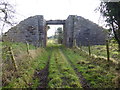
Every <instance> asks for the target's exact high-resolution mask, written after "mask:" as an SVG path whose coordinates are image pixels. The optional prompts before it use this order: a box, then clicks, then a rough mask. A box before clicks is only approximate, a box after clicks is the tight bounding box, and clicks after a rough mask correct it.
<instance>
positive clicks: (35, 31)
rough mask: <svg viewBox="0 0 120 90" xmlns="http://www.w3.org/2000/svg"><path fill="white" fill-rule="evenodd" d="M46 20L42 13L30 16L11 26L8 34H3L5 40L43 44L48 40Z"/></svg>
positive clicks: (35, 44) (36, 44)
mask: <svg viewBox="0 0 120 90" xmlns="http://www.w3.org/2000/svg"><path fill="white" fill-rule="evenodd" d="M45 22H46V21H45V20H44V18H43V16H42V15H37V16H33V17H29V18H27V19H25V20H23V21H21V22H20V23H19V24H18V25H16V26H15V27H13V28H11V29H10V30H9V31H8V32H7V33H6V35H4V36H3V41H5V40H7V41H13V42H14V41H15V42H24V43H25V42H28V43H29V44H32V45H34V46H37V47H38V46H41V45H42V44H43V45H44V44H45V42H44V41H46V40H45V39H46V36H45V32H46V31H45V29H44V28H45V25H46V23H45ZM44 46H45V45H44Z"/></svg>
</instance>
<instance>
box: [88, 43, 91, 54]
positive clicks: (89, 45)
mask: <svg viewBox="0 0 120 90" xmlns="http://www.w3.org/2000/svg"><path fill="white" fill-rule="evenodd" d="M88 51H89V56H91V49H90V41H88Z"/></svg>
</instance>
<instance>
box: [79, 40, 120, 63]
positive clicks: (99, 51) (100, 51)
mask: <svg viewBox="0 0 120 90" xmlns="http://www.w3.org/2000/svg"><path fill="white" fill-rule="evenodd" d="M117 47H118V45H117V43H116V42H115V40H110V42H109V53H110V58H113V59H114V60H116V61H117V62H120V52H119V51H118V49H117ZM80 48H81V49H83V50H85V51H87V52H89V49H88V47H87V46H82V47H80ZM90 50H91V54H95V55H97V56H104V57H105V58H107V49H106V45H94V46H90Z"/></svg>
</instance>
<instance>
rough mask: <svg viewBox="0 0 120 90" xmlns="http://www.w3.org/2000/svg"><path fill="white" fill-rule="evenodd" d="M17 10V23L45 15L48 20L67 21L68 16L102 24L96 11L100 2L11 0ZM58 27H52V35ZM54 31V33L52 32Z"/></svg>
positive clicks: (79, 0) (80, 0)
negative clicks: (31, 17)
mask: <svg viewBox="0 0 120 90" xmlns="http://www.w3.org/2000/svg"><path fill="white" fill-rule="evenodd" d="M9 1H10V2H11V3H13V4H14V5H16V6H15V9H16V15H17V16H16V18H17V22H20V21H21V20H24V19H25V18H27V17H30V16H34V15H44V18H45V19H46V20H51V19H53V20H54V19H66V18H67V17H68V15H78V16H82V17H84V18H86V19H89V20H91V21H93V22H94V23H97V24H100V22H99V17H100V14H99V13H95V11H94V10H95V9H96V8H97V7H98V6H99V4H100V0H9ZM55 28H57V27H55V26H54V27H51V30H50V31H49V33H48V35H52V34H53V33H54V30H53V29H55ZM52 30H53V31H52Z"/></svg>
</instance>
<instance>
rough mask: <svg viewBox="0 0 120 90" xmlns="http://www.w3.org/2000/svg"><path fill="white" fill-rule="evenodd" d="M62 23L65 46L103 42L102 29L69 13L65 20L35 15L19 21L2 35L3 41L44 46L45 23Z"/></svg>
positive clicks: (104, 36) (45, 35)
mask: <svg viewBox="0 0 120 90" xmlns="http://www.w3.org/2000/svg"><path fill="white" fill-rule="evenodd" d="M51 24H52V25H58V24H62V25H63V31H64V32H63V33H64V39H63V44H64V45H65V46H66V47H73V46H74V42H75V41H76V44H77V45H78V46H79V45H88V44H90V45H98V44H99V45H101V44H105V39H106V34H105V33H104V31H103V30H104V29H103V28H102V27H99V26H98V25H97V24H95V23H93V22H91V21H89V20H87V19H84V18H83V17H81V16H77V15H69V16H68V18H67V19H66V20H48V21H46V20H45V19H44V17H43V15H36V16H33V17H29V18H27V19H25V20H23V21H21V22H20V23H19V24H18V25H16V26H15V27H12V28H11V29H10V30H9V31H8V32H6V33H5V35H4V36H3V41H13V42H24V43H25V42H28V43H29V44H32V45H34V46H37V47H39V46H44V47H45V46H46V40H47V25H51Z"/></svg>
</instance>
